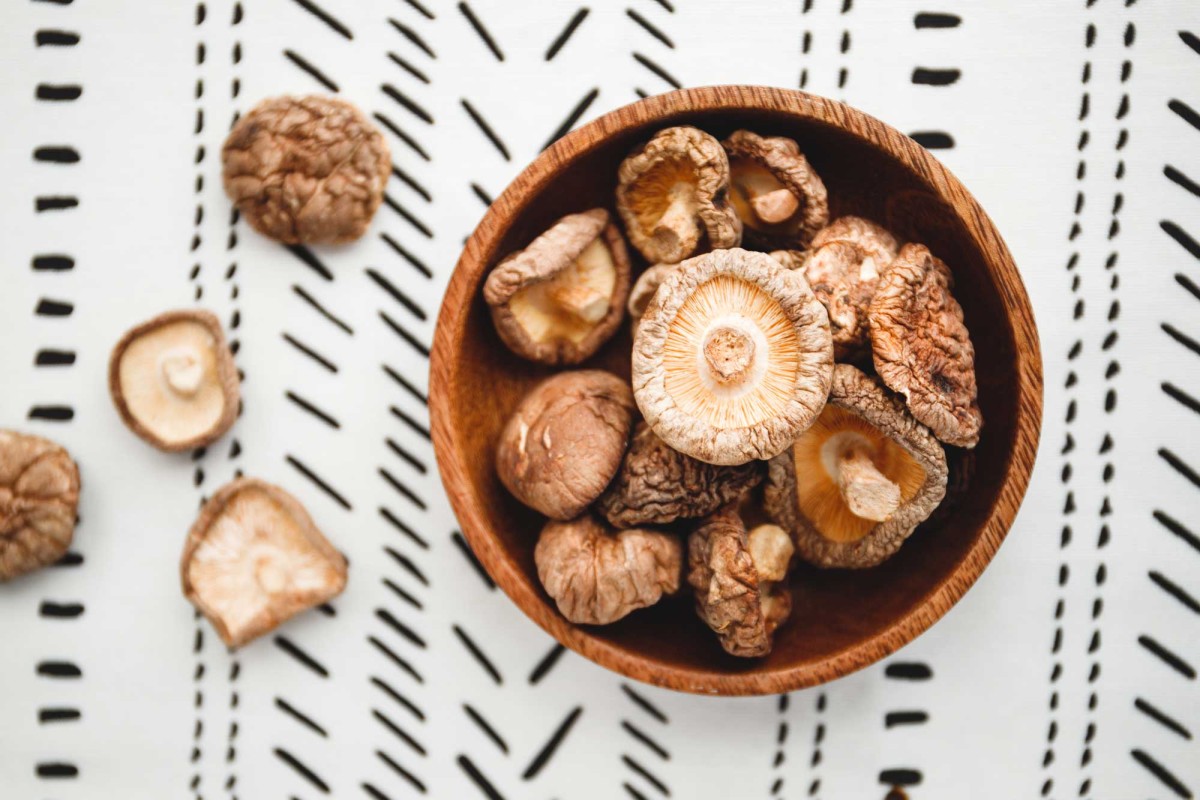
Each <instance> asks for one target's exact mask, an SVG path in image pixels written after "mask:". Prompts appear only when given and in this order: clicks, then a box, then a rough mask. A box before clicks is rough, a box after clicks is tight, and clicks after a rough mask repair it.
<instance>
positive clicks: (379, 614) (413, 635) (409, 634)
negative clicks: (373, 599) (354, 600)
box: [375, 608, 428, 650]
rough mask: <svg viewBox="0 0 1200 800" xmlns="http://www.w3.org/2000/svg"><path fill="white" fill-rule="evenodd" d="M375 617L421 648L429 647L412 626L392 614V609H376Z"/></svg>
mask: <svg viewBox="0 0 1200 800" xmlns="http://www.w3.org/2000/svg"><path fill="white" fill-rule="evenodd" d="M375 617H376V618H377V619H378V620H379V621H380V622H382V623H383V624H385V625H387V626H388V627H389V628H391V629H392V630H394V631H395V632H396V633H398V634H400V635H401V636H402V637H403V638H405V639H407V640H408V641H409V642H411V643H412V644H414V645H416V646H417V647H419V648H420V649H422V650H424V649H425V648H426V647H428V645H427V644H426V643H425V640H424V639H423V638H421V636H420V635H418V634H417V632H416V631H414V630H413V629H412V628H410V627H408V626H407V625H405V624H404V623H403V622H401V621H400V620H398V619H396V618H395V617H394V616H392V613H391V612H390V611H388V610H387V609H386V608H377V609H375Z"/></svg>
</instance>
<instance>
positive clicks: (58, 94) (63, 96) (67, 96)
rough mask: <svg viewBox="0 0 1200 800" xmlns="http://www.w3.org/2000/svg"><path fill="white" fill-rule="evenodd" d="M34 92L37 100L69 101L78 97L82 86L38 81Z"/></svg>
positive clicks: (81, 91)
mask: <svg viewBox="0 0 1200 800" xmlns="http://www.w3.org/2000/svg"><path fill="white" fill-rule="evenodd" d="M36 94H37V99H38V100H47V101H50V102H52V103H63V102H70V101H72V100H78V99H79V96H80V95H82V94H83V87H82V86H80V85H78V84H74V83H64V84H57V83H39V84H38V85H37V92H36Z"/></svg>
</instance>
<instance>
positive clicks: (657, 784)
mask: <svg viewBox="0 0 1200 800" xmlns="http://www.w3.org/2000/svg"><path fill="white" fill-rule="evenodd" d="M621 761H622V763H624V764H625V766H627V767H629V769H631V770H633V771H634V772H636V773H637V774H638V775H641V776H642V777H643V778H645V779H646V780H647V781H649V782H650V783H652V784H653V785H654V788H656V789H658V790H659V791H660V792H662V793H663V794H665V795H666V796H667V797H670V796H671V790H670V789H669V788H668V787H667V785H666V784H665V783H663V782H662V780H660V779H659V777H658V776H657V775H655V774H654V773H653V772H651V771H650V770H648V769H646V768H645V767H643V766H642V765H641V764H640V763H638V762H637V761H635V760H634V759H633V758H632V757H631V756H627V755H622V756H621Z"/></svg>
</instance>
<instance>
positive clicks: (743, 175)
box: [723, 131, 829, 248]
mask: <svg viewBox="0 0 1200 800" xmlns="http://www.w3.org/2000/svg"><path fill="white" fill-rule="evenodd" d="M723 145H724V147H725V152H726V153H727V154H728V155H729V171H730V187H731V188H730V193H729V199H730V201H731V203H732V204H733V208H734V210H735V211H736V212H737V215H738V218H739V219H741V221H742V225H743V227H744V231H745V233H744V235H745V237H746V241H747V242H749V243H750V244H753V245H755V246H757V247H763V248H787V247H794V246H797V245H799V246H804V245H807V244H808V241H809V240H810V239H812V237H813V236H814V235H815V234H816V233H817V231H819V230H821V228H823V227H825V224H826V223H827V222H829V199H828V196H827V194H826V191H825V184H824V183H823V182H822V181H821V178H820V177H819V176H818V175H817V173H816V172H814V171H813V168H812V166H811V165H810V164H809V163H808V159H806V158H805V157H804V154H803V153H801V152H800V148H799V147H798V146H797V145H796V143H795V142H794V141H792V140H791V139H786V138H784V137H782V136H759V135H758V134H756V133H751V132H750V131H735V132H734V133H733V135H732V136H730V137H729V138H728V139H726V140H725V141H724V142H723Z"/></svg>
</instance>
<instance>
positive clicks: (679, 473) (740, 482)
mask: <svg viewBox="0 0 1200 800" xmlns="http://www.w3.org/2000/svg"><path fill="white" fill-rule="evenodd" d="M762 478H763V470H762V464H761V462H758V461H750V462H747V463H746V464H742V465H740V466H736V467H721V466H717V465H715V464H708V463H705V462H703V461H699V460H697V459H695V458H692V457H691V456H686V455H684V454H683V453H680V452H679V451H678V450H674V449H672V448H670V447H668V446H667V445H666V444H665V443H664V442H663V440H662V439H659V438H658V436H656V435H655V433H654V431H653V430H651V429H650V426H648V425H646V423H644V422H642V423H638V426H637V429H636V430H635V431H634V434H633V441H632V442H631V443H630V445H629V450H628V451H627V452H626V453H625V459H624V461H622V462H621V469H620V471H619V472H618V473H617V477H616V478H614V479H613V481H612V483H610V484H609V486H608V488H607V489H606V490H605V491H604V494H602V495H600V499H599V500H597V501H596V506H595V508H596V511H597V512H599V513H600V514H603V515H604V517H605V518H607V519H608V521H609V522H610V523H611V524H613V525H615V526H616V527H618V528H629V527H632V526H635V525H665V524H667V523H668V522H674V521H675V520H677V519H689V518H692V517H703V516H707V515H708V514H711V513H712V512H714V511H716V510H717V509H718V508H720V507H722V506H724V505H726V504H728V503H732V502H735V501H737V500H738V499H740V498H741V497H743V496H744V495H745V494H746V493H747V492H749V491H750V490H751V489H753V488H754V487H755V486H757V485H758V484H759V482H761V481H762Z"/></svg>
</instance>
